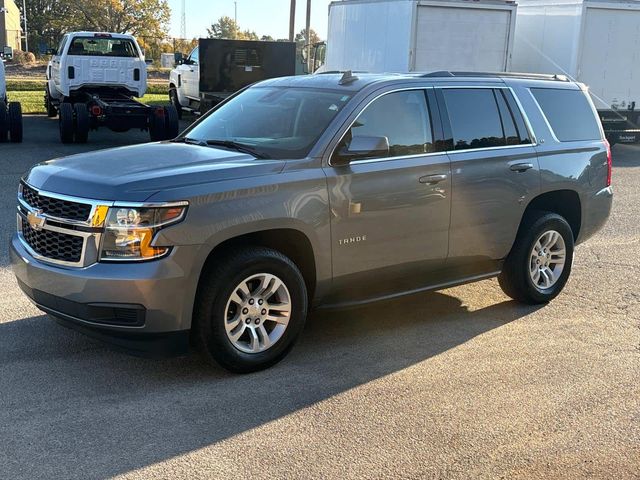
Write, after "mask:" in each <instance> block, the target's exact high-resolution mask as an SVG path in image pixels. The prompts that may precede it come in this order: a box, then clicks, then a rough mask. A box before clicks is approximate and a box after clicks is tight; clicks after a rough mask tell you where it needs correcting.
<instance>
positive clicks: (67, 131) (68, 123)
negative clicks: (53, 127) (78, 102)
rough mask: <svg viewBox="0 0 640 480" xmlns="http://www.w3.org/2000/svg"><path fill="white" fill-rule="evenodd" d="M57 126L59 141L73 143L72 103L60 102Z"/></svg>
mask: <svg viewBox="0 0 640 480" xmlns="http://www.w3.org/2000/svg"><path fill="white" fill-rule="evenodd" d="M58 126H59V127H60V141H61V142H62V143H73V105H71V104H70V103H68V102H62V103H61V104H60V116H59V119H58Z"/></svg>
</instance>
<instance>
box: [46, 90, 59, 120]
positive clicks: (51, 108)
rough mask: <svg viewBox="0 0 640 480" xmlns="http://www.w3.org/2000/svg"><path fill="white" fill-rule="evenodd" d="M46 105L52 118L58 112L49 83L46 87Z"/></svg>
mask: <svg viewBox="0 0 640 480" xmlns="http://www.w3.org/2000/svg"><path fill="white" fill-rule="evenodd" d="M44 106H45V107H46V109H47V117H49V118H52V117H55V116H56V115H57V114H58V110H57V109H56V106H55V105H54V104H53V102H52V101H51V95H50V94H49V85H47V86H46V87H45V94H44Z"/></svg>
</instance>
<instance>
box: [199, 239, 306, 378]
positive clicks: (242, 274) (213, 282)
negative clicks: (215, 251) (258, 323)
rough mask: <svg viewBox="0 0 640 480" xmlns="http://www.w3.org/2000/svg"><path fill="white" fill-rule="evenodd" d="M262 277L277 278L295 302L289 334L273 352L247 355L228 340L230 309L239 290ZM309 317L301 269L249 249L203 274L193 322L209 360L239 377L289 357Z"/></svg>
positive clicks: (281, 258) (264, 251) (278, 257)
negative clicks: (251, 280)
mask: <svg viewBox="0 0 640 480" xmlns="http://www.w3.org/2000/svg"><path fill="white" fill-rule="evenodd" d="M259 273H268V274H271V275H276V276H277V277H278V278H279V279H280V280H281V281H282V282H283V283H284V285H285V286H286V288H287V289H288V292H289V296H290V300H291V316H290V319H289V323H288V325H287V327H286V330H284V332H283V333H282V336H281V337H280V339H279V340H277V341H275V343H274V344H273V345H272V346H271V347H269V348H267V349H266V350H263V351H260V352H257V353H245V352H243V351H241V350H240V349H239V348H237V347H236V346H234V345H233V343H232V342H231V340H230V339H229V337H228V335H227V332H226V329H225V309H226V306H227V301H228V300H229V298H230V297H231V294H232V293H233V292H234V290H235V289H236V286H237V285H239V284H240V283H242V282H243V280H244V279H247V278H249V277H250V276H252V275H256V274H259ZM249 315H250V314H249ZM306 317H307V289H306V286H305V282H304V278H303V277H302V274H301V273H300V270H298V268H297V267H296V265H295V264H294V263H293V262H292V261H291V260H290V259H289V258H288V257H286V256H284V255H282V254H281V253H280V252H277V251H275V250H271V249H269V248H263V247H254V248H251V247H248V248H246V249H242V250H235V251H230V252H227V254H226V255H224V257H221V259H220V260H219V261H217V262H216V263H215V264H214V266H213V267H212V268H210V269H209V270H208V271H206V272H204V273H203V276H202V278H201V280H200V285H199V287H198V295H197V299H196V305H195V310H194V318H193V321H194V335H195V341H196V343H197V345H198V346H199V347H200V348H201V349H202V350H203V351H204V352H205V353H206V354H207V356H208V358H209V359H210V360H213V361H214V362H215V363H217V364H218V365H220V366H222V367H223V368H225V369H227V370H229V371H231V372H234V373H249V372H254V371H257V370H262V369H265V368H268V367H270V366H272V365H274V364H276V363H277V362H279V361H280V360H282V359H283V358H284V357H285V356H286V355H287V354H288V353H289V351H290V350H291V348H293V345H294V344H295V342H296V340H297V339H298V337H299V336H300V333H301V332H302V330H303V328H304V324H305V321H306ZM265 326H266V324H265ZM248 328H250V327H247V332H248ZM256 328H258V327H256Z"/></svg>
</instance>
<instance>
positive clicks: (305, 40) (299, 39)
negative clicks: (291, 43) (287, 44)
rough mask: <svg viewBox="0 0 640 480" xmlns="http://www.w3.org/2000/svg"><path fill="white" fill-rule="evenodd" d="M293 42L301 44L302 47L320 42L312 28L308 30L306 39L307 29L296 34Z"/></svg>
mask: <svg viewBox="0 0 640 480" xmlns="http://www.w3.org/2000/svg"><path fill="white" fill-rule="evenodd" d="M295 41H296V43H301V44H302V45H307V44H309V43H310V44H311V45H313V44H314V43H318V42H320V41H322V40H320V37H319V36H318V34H317V33H316V31H315V30H314V29H313V28H311V29H309V36H308V37H307V29H306V28H303V29H302V30H300V32H298V33H297V34H296V39H295Z"/></svg>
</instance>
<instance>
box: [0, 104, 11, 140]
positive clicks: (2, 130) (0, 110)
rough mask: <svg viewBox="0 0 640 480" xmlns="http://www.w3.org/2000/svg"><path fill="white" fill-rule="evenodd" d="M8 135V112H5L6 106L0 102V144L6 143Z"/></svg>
mask: <svg viewBox="0 0 640 480" xmlns="http://www.w3.org/2000/svg"><path fill="white" fill-rule="evenodd" d="M8 134H9V112H8V111H7V104H6V103H4V101H3V100H0V142H6V141H7V135H8Z"/></svg>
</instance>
